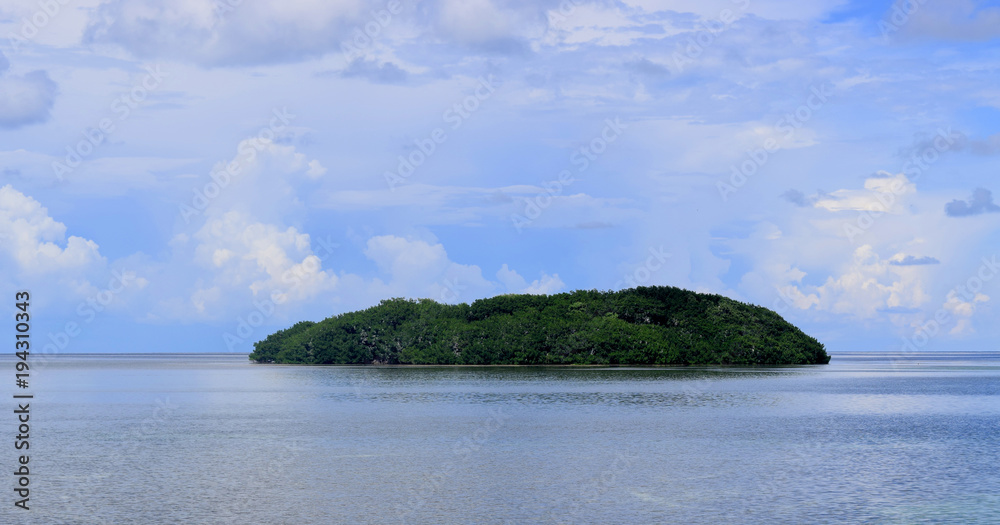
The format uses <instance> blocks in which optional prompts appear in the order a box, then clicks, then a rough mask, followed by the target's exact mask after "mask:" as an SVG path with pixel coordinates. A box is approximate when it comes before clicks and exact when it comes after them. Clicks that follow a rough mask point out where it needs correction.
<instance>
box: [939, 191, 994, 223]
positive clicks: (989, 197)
mask: <svg viewBox="0 0 1000 525" xmlns="http://www.w3.org/2000/svg"><path fill="white" fill-rule="evenodd" d="M944 212H945V214H946V215H948V216H949V217H968V216H971V215H981V214H983V213H996V212H1000V206H997V205H996V204H994V202H993V193H992V192H991V191H990V190H987V189H985V188H976V189H975V190H974V191H973V192H972V197H971V198H970V199H969V200H968V201H964V200H960V199H955V200H953V201H951V202H949V203H948V204H945V206H944Z"/></svg>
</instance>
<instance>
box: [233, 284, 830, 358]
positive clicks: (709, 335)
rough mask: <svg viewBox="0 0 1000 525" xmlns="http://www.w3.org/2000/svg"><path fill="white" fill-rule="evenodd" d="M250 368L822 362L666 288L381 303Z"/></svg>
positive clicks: (763, 327) (771, 332)
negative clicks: (265, 365)
mask: <svg viewBox="0 0 1000 525" xmlns="http://www.w3.org/2000/svg"><path fill="white" fill-rule="evenodd" d="M250 360H252V361H254V362H256V363H284V364H341V365H346V364H355V365H360V364H376V365H378V364H384V365H401V364H413V365H801V364H827V363H829V361H830V356H829V355H827V353H826V349H825V348H824V346H823V345H822V344H821V343H820V342H819V341H817V340H816V339H814V338H812V337H810V336H808V335H806V334H805V333H803V332H802V331H801V330H799V329H798V328H796V327H795V326H793V325H791V324H790V323H788V322H787V321H785V320H784V319H782V317H781V316H780V315H778V314H777V313H775V312H774V311H772V310H768V309H767V308H763V307H760V306H755V305H751V304H746V303H741V302H739V301H735V300H732V299H729V298H727V297H723V296H721V295H713V294H702V293H696V292H692V291H688V290H684V289H681V288H675V287H671V286H643V287H638V288H631V289H628V290H622V291H616V292H612V291H609V292H600V291H597V290H580V291H575V292H570V293H561V294H555V295H549V296H546V295H514V294H508V295H500V296H497V297H492V298H489V299H480V300H477V301H475V302H473V303H472V304H466V303H462V304H441V303H438V302H435V301H432V300H430V299H419V300H413V299H388V300H384V301H382V302H381V303H380V304H378V305H377V306H373V307H371V308H368V309H367V310H362V311H357V312H350V313H344V314H340V315H336V316H333V317H330V318H327V319H325V320H323V321H320V322H318V323H315V322H312V321H302V322H299V323H297V324H295V325H294V326H292V327H290V328H288V329H285V330H280V331H278V332H276V333H274V334H271V335H270V336H268V337H267V338H266V339H264V340H263V341H259V342H257V343H254V351H253V353H251V354H250Z"/></svg>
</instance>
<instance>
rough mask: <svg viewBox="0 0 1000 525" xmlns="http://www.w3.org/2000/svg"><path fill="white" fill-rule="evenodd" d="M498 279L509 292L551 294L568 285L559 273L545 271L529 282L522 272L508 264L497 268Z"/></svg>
mask: <svg viewBox="0 0 1000 525" xmlns="http://www.w3.org/2000/svg"><path fill="white" fill-rule="evenodd" d="M497 279H499V280H500V282H501V283H502V284H503V285H504V287H506V289H507V293H520V294H532V295H549V294H554V293H556V292H558V291H560V290H562V289H563V288H564V287H565V286H566V284H565V283H563V282H562V279H560V278H559V274H555V275H547V274H544V273H543V274H542V276H541V277H540V278H539V279H536V280H534V281H532V283H531V284H528V282H527V281H526V280H525V279H524V277H521V275H520V274H518V273H517V272H515V271H514V270H511V269H510V268H508V267H507V265H506V264H504V265H503V266H502V267H501V268H500V269H499V270H497Z"/></svg>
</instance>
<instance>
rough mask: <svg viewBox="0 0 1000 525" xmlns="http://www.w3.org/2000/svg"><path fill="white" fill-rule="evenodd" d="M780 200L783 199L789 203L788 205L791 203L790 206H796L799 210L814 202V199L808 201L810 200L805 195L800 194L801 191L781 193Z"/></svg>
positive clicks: (793, 190)
mask: <svg viewBox="0 0 1000 525" xmlns="http://www.w3.org/2000/svg"><path fill="white" fill-rule="evenodd" d="M781 198H783V199H785V200H786V201H788V202H790V203H792V204H794V205H796V206H798V207H800V208H805V207H808V206H812V205H813V202H814V200H815V199H810V198H808V197H806V194H805V193H802V192H801V191H799V190H795V189H792V190H788V191H786V192H785V193H782V194H781Z"/></svg>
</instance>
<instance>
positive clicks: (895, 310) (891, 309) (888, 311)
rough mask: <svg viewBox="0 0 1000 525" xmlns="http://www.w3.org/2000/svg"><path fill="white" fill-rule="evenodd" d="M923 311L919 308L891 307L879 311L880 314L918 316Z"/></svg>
mask: <svg viewBox="0 0 1000 525" xmlns="http://www.w3.org/2000/svg"><path fill="white" fill-rule="evenodd" d="M921 311H922V310H921V309H919V308H906V307H905V306H891V307H887V308H879V309H878V312H880V313H883V314H918V313H920V312H921Z"/></svg>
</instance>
